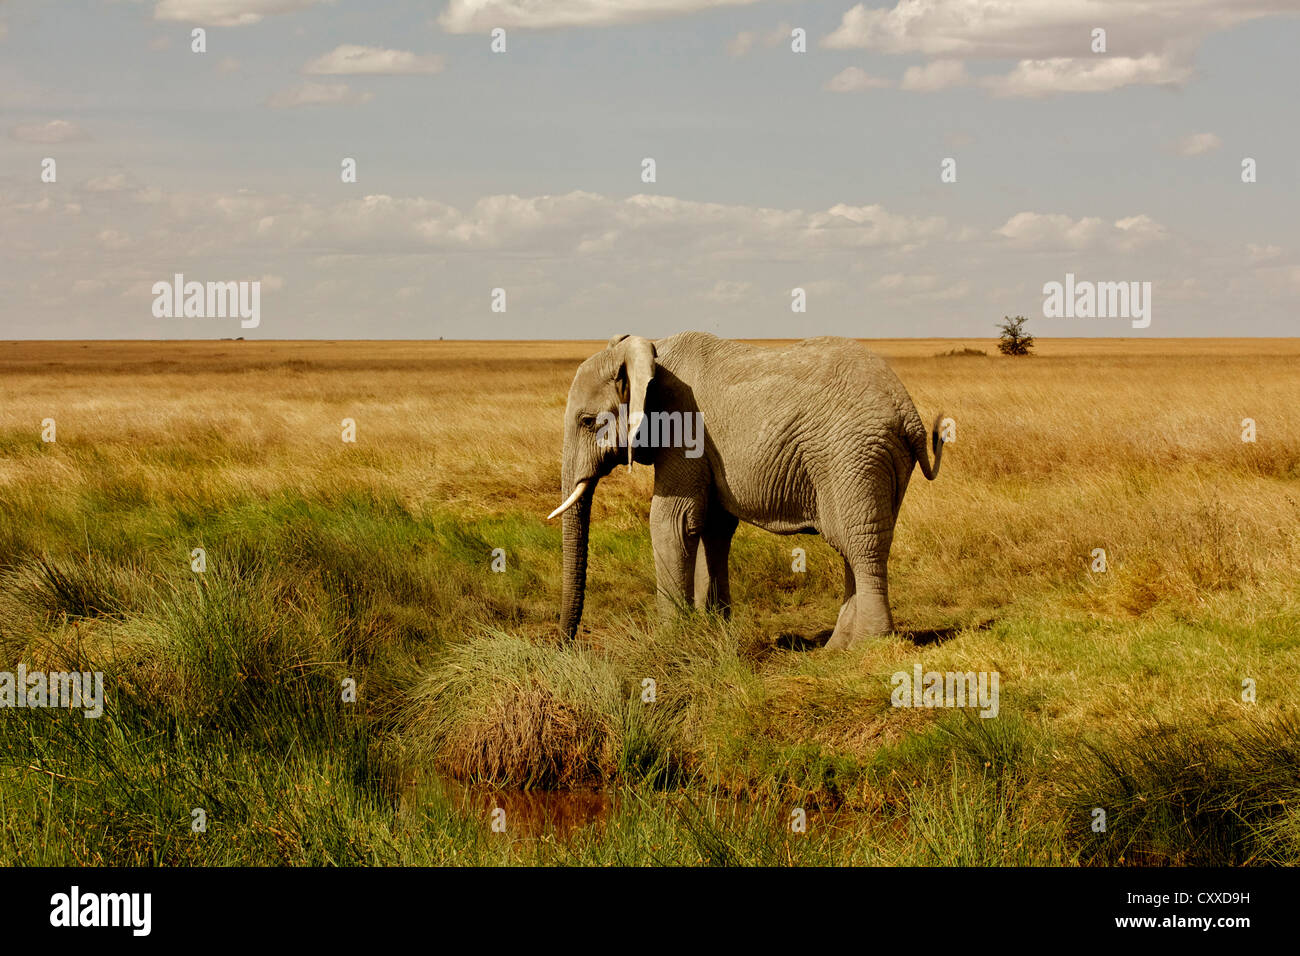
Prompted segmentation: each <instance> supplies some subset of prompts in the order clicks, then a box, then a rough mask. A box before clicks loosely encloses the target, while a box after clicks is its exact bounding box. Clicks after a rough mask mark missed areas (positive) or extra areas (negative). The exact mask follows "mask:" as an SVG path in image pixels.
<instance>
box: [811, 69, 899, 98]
mask: <svg viewBox="0 0 1300 956" xmlns="http://www.w3.org/2000/svg"><path fill="white" fill-rule="evenodd" d="M892 85H893V84H892V83H890V82H889V80H887V79H885V78H884V77H880V76H872V75H871V74H870V73H867V72H866V71H865V70H862V69H859V68H858V67H856V66H850V67H848V68H847V69H844V70H841V71H840V72H839V73H836V74H835V75H834V76H832V77H831V78H830V79H829V80H827V81H826V85H825V86H824V87H822V89H825V90H829V91H830V92H832V93H856V92H857V91H859V90H878V89H883V88H885V87H888V86H892Z"/></svg>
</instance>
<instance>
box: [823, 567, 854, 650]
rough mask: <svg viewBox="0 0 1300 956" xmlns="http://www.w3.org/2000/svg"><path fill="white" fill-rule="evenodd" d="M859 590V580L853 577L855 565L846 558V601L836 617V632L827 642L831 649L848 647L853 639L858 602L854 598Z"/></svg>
mask: <svg viewBox="0 0 1300 956" xmlns="http://www.w3.org/2000/svg"><path fill="white" fill-rule="evenodd" d="M857 590H858V586H857V582H856V581H855V580H854V577H853V566H852V565H851V564H849V562H848V559H845V561H844V603H843V604H841V605H840V616H839V617H837V618H836V619H835V632H834V633H833V634H831V639H830V640H829V641H827V642H826V647H827V648H828V649H830V650H836V649H838V648H843V647H848V646H849V642H850V641H852V640H853V637H854V631H853V619H854V617H855V615H856V611H855V608H856V603H855V602H854V600H853V598H854V595H855V594H856V592H857Z"/></svg>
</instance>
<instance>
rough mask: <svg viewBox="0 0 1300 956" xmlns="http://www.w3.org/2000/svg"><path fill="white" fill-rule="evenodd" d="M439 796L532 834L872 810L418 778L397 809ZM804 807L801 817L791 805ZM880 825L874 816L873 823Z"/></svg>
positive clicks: (862, 816) (784, 821)
mask: <svg viewBox="0 0 1300 956" xmlns="http://www.w3.org/2000/svg"><path fill="white" fill-rule="evenodd" d="M436 800H443V801H446V802H447V803H449V804H450V805H451V806H452V807H453V808H454V809H455V810H456V811H457V812H459V813H461V814H464V815H466V816H469V817H471V818H477V819H481V820H483V821H484V823H485V825H488V826H492V825H493V824H494V823H496V824H497V825H498V826H501V827H503V828H505V827H508V829H509V831H510V832H511V833H513V834H515V835H516V836H522V837H524V838H526V839H536V838H540V837H543V836H554V837H557V838H560V839H567V838H571V837H573V836H574V835H575V834H578V833H580V832H581V831H584V830H594V831H597V832H599V831H602V830H604V829H605V828H606V827H607V826H609V825H610V824H611V823H613V822H616V821H617V820H618V819H619V817H620V816H625V815H627V814H632V813H635V812H637V811H638V810H640V811H645V812H650V813H656V814H670V815H671V814H680V815H681V816H682V817H683V819H686V820H690V819H703V820H707V821H708V822H710V823H711V824H713V825H715V826H719V827H724V828H727V829H732V828H736V829H746V828H751V827H759V826H767V827H771V828H772V829H774V830H792V829H793V828H794V827H795V826H796V825H798V824H799V823H801V824H802V826H803V827H804V828H805V830H812V829H813V828H817V829H822V828H826V827H829V828H831V829H834V830H844V831H849V830H860V829H862V828H866V827H869V826H871V825H872V822H873V821H872V815H871V814H869V813H865V812H856V811H844V810H839V811H822V810H816V809H807V810H802V809H801V808H797V807H794V806H792V805H791V806H785V805H783V806H776V805H773V804H761V803H754V802H751V801H749V800H744V799H740V798H726V797H719V796H715V795H710V794H700V793H689V792H685V791H668V792H650V793H638V792H632V791H611V790H511V789H496V788H492V787H488V786H483V785H475V784H468V783H465V782H463V781H458V780H454V779H451V778H445V777H439V778H436V779H433V780H424V781H420V782H416V783H413V784H412V785H410V786H408V787H406V788H405V789H404V791H403V793H402V796H401V810H402V812H403V813H409V812H419V810H420V808H421V807H422V806H426V805H427V804H428V803H430V802H431V801H436ZM797 810H798V811H801V812H802V820H801V821H800V820H799V819H798V817H797V815H796V811H797ZM877 825H878V823H877Z"/></svg>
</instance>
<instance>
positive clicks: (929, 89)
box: [899, 60, 971, 93]
mask: <svg viewBox="0 0 1300 956" xmlns="http://www.w3.org/2000/svg"><path fill="white" fill-rule="evenodd" d="M970 82H971V78H970V76H969V75H967V73H966V65H965V64H964V63H962V62H961V61H960V60H933V61H931V62H930V63H927V64H926V65H925V66H909V67H908V68H907V69H906V70H904V71H903V79H902V81H901V82H900V83H899V88H900V89H904V90H911V91H912V92H915V93H933V92H936V91H938V90H946V89H950V88H951V87H954V86H967V85H969V84H970Z"/></svg>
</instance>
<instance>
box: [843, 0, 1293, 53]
mask: <svg viewBox="0 0 1300 956" xmlns="http://www.w3.org/2000/svg"><path fill="white" fill-rule="evenodd" d="M1295 12H1296V7H1295V4H1294V3H1290V2H1289V0H1148V2H1145V3H1133V2H1131V0H1016V2H1014V3H1008V2H1006V0H898V3H897V5H896V6H895V7H893V8H892V9H888V8H881V9H867V7H866V6H864V5H863V4H861V3H859V4H858V5H857V6H855V7H853V8H852V9H851V10H849V11H848V12H847V13H845V14H844V16H843V18H842V19H841V21H840V26H839V28H838V29H836V30H835V31H834V32H832V33H831V34H829V35H828V36H827V37H826V39H825V40H824V41H823V45H824V46H827V47H831V48H833V49H865V50H876V51H878V52H881V53H921V54H926V55H929V56H952V57H961V58H965V59H1044V58H1051V57H1097V58H1099V59H1100V58H1104V57H1105V56H1107V55H1109V54H1094V53H1093V52H1092V30H1093V28H1095V27H1103V28H1104V29H1105V30H1106V33H1107V39H1108V44H1109V46H1110V49H1111V53H1115V52H1119V53H1120V54H1121V55H1124V56H1133V55H1134V54H1140V53H1143V52H1148V51H1158V50H1164V49H1172V48H1174V47H1181V48H1184V49H1189V48H1191V47H1194V46H1195V45H1196V43H1198V42H1199V41H1200V39H1202V38H1203V37H1204V36H1206V35H1208V34H1209V33H1212V32H1215V31H1218V30H1226V29H1228V28H1229V27H1233V26H1236V25H1237V24H1240V23H1245V22H1246V21H1248V20H1253V19H1258V18H1260V17H1266V16H1272V15H1280V14H1294V13H1295Z"/></svg>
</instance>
